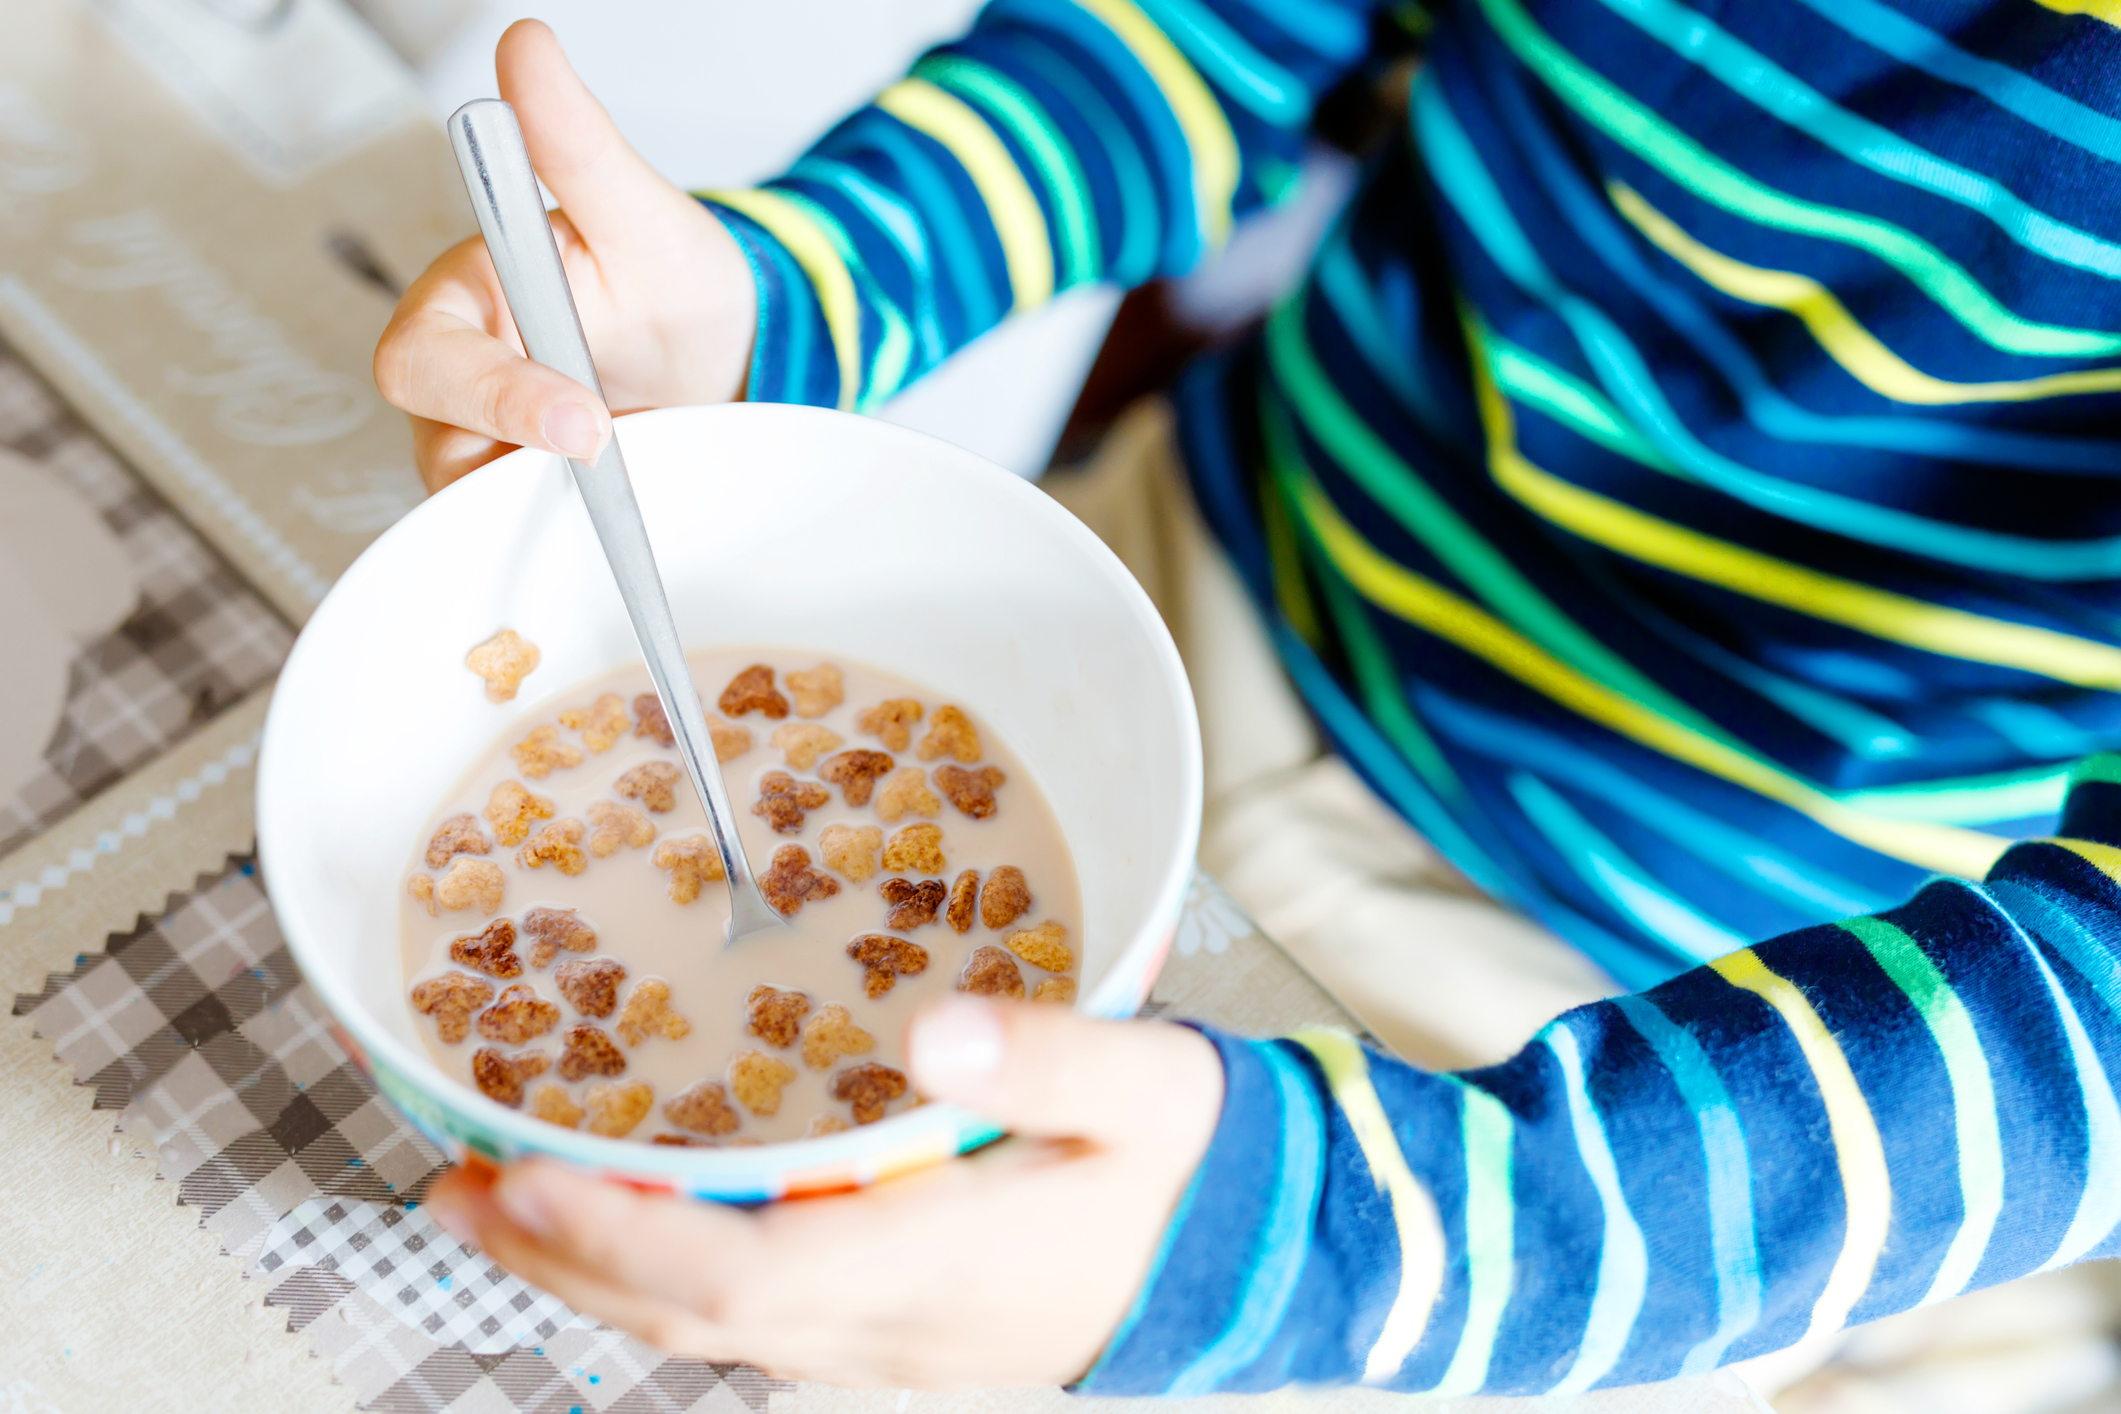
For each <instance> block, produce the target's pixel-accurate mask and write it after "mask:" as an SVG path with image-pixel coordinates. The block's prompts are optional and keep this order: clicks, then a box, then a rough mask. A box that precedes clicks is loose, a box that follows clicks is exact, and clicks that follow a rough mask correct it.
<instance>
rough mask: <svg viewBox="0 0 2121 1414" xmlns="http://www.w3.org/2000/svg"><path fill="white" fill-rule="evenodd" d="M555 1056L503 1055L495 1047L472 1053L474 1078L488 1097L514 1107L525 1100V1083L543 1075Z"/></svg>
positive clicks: (533, 1052)
mask: <svg viewBox="0 0 2121 1414" xmlns="http://www.w3.org/2000/svg"><path fill="white" fill-rule="evenodd" d="M551 1065H552V1058H551V1057H550V1056H548V1055H546V1054H545V1053H544V1052H543V1051H519V1052H517V1053H516V1054H515V1055H512V1056H509V1055H503V1054H501V1052H499V1051H497V1050H495V1049H494V1048H493V1047H492V1046H481V1047H479V1049H478V1050H476V1051H473V1052H472V1053H471V1078H472V1080H473V1082H474V1083H475V1084H477V1085H478V1087H479V1090H480V1091H481V1092H482V1093H483V1094H484V1095H485V1096H486V1098H487V1099H489V1100H493V1101H496V1102H498V1103H500V1104H503V1105H506V1106H508V1107H509V1108H510V1109H514V1108H515V1107H517V1106H518V1105H520V1104H522V1103H523V1084H524V1082H525V1081H529V1080H535V1079H537V1078H538V1077H539V1076H541V1075H543V1074H544V1073H545V1072H546V1070H547V1069H549V1068H550V1067H551Z"/></svg>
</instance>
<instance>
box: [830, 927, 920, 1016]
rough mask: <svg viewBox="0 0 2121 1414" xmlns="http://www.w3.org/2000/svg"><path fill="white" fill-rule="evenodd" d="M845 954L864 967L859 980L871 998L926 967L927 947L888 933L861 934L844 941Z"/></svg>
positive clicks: (918, 973)
mask: <svg viewBox="0 0 2121 1414" xmlns="http://www.w3.org/2000/svg"><path fill="white" fill-rule="evenodd" d="M847 956H849V957H851V958H853V959H854V960H855V961H856V962H859V963H860V964H861V965H862V967H863V968H864V969H865V972H864V975H863V978H862V981H863V983H864V988H865V990H866V991H867V992H868V993H869V999H870V1000H871V1001H874V1000H876V999H877V998H878V997H881V996H882V995H884V993H886V992H888V991H890V990H891V989H892V988H893V987H894V986H896V985H897V984H898V979H899V978H901V977H917V976H919V975H920V974H921V973H923V972H926V971H927V970H928V950H927V949H926V948H924V947H922V946H921V945H920V944H919V943H909V942H907V941H906V940H905V939H904V938H894V937H892V936H891V935H890V934H889V933H864V934H862V935H861V936H860V937H858V938H856V939H855V940H854V941H853V942H851V943H849V944H847Z"/></svg>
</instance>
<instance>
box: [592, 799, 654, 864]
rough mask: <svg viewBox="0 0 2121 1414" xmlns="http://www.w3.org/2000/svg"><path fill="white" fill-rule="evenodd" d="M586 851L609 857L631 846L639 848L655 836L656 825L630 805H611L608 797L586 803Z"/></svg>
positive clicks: (600, 856)
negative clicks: (587, 812)
mask: <svg viewBox="0 0 2121 1414" xmlns="http://www.w3.org/2000/svg"><path fill="white" fill-rule="evenodd" d="M589 824H590V830H589V852H590V853H591V854H593V855H595V856H596V857H597V858H599V859H608V858H609V857H610V856H612V855H614V854H617V853H618V852H619V851H620V850H621V849H624V848H626V847H628V846H631V847H632V848H634V849H642V848H645V847H646V846H647V845H649V844H650V843H652V842H653V841H654V839H655V826H654V825H651V824H650V823H648V817H647V816H646V815H643V814H642V813H641V812H640V809H639V808H638V807H636V806H632V805H614V804H613V803H612V802H610V801H608V800H593V801H591V802H590V803H589Z"/></svg>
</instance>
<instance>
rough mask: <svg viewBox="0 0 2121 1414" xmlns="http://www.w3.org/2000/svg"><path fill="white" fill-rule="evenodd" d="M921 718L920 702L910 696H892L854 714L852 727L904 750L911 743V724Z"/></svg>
mask: <svg viewBox="0 0 2121 1414" xmlns="http://www.w3.org/2000/svg"><path fill="white" fill-rule="evenodd" d="M920 719H921V704H920V703H918V702H916V701H914V700H913V699H912V698H910V697H894V698H892V699H891V700H890V701H889V702H879V703H877V704H876V706H874V707H864V708H863V709H862V710H861V711H859V712H857V713H855V714H854V729H855V730H856V731H858V732H866V733H868V734H869V735H870V736H873V737H875V738H876V739H877V740H879V741H881V742H883V743H884V745H886V746H888V747H890V748H891V749H892V750H893V751H904V750H905V749H906V748H907V747H908V746H910V745H912V744H913V724H914V723H915V722H918V721H919V720H920Z"/></svg>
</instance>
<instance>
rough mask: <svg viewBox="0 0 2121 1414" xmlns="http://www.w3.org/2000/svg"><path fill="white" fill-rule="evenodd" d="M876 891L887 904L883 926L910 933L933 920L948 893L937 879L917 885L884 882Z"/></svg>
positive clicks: (889, 880)
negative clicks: (888, 911)
mask: <svg viewBox="0 0 2121 1414" xmlns="http://www.w3.org/2000/svg"><path fill="white" fill-rule="evenodd" d="M886 857H887V858H888V856H886ZM877 892H878V893H880V894H882V895H883V896H884V902H885V903H888V904H890V905H891V912H890V914H889V915H888V916H887V917H886V918H885V919H884V926H885V927H886V928H896V929H898V930H899V931H900V932H901V933H910V932H912V931H913V930H914V929H916V928H925V927H926V926H927V925H929V924H930V923H933V922H934V921H935V915H936V914H937V913H939V912H941V911H942V907H943V898H944V896H945V895H947V894H948V893H949V892H950V890H949V888H948V887H947V886H946V885H945V884H944V883H943V881H942V880H941V879H923V880H921V881H920V882H919V883H918V884H916V883H914V882H913V881H912V880H911V879H886V880H884V882H883V883H882V884H880V885H878V886H877Z"/></svg>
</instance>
